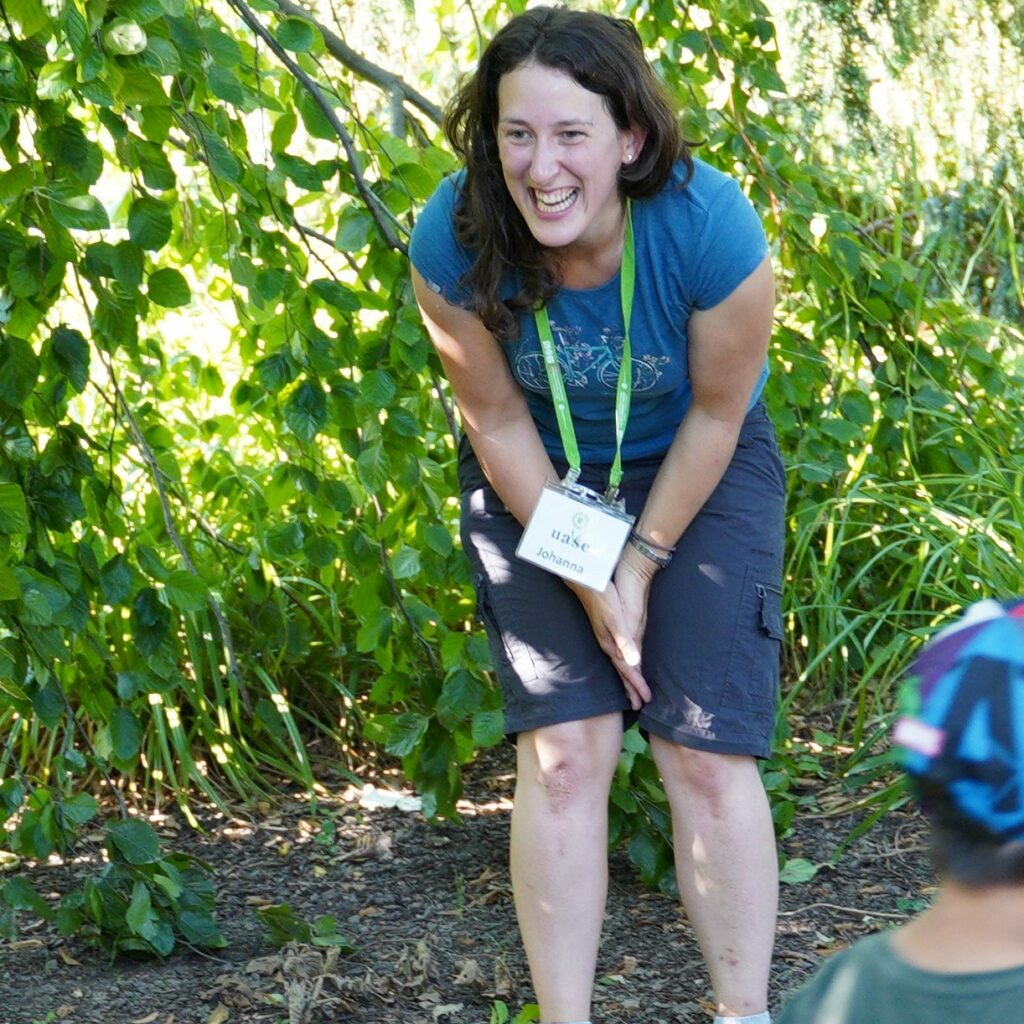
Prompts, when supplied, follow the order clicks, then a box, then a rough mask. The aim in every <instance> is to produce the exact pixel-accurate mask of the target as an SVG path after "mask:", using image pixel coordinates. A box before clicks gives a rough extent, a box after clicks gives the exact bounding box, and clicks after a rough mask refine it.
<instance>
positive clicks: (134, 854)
mask: <svg viewBox="0 0 1024 1024" xmlns="http://www.w3.org/2000/svg"><path fill="white" fill-rule="evenodd" d="M107 849H108V851H109V852H110V855H111V859H112V860H114V861H118V860H120V861H122V862H123V863H125V864H132V865H136V866H137V865H141V864H155V863H156V862H157V861H158V860H160V838H159V837H158V836H157V834H156V832H154V831H153V828H152V826H150V825H149V824H147V823H146V822H144V821H139V820H138V819H137V818H129V819H128V820H127V821H117V822H114V824H113V825H110V826H109V827H108V828H107Z"/></svg>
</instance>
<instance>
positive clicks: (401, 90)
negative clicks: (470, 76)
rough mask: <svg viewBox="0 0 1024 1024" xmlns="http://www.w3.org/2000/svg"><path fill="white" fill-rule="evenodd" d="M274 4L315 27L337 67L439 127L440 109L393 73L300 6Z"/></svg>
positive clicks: (283, 0)
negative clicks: (410, 107) (361, 52)
mask: <svg viewBox="0 0 1024 1024" xmlns="http://www.w3.org/2000/svg"><path fill="white" fill-rule="evenodd" d="M274 3H275V4H276V5H277V8H278V10H280V11H282V12H283V13H284V14H290V15H293V16H294V17H296V18H303V19H304V20H306V21H308V22H309V23H310V24H311V25H315V26H316V28H317V29H318V30H319V31H320V34H321V35H322V36H323V37H324V43H325V44H326V45H327V52H328V53H330V55H331V56H332V57H334V58H335V59H336V60H337V61H338V62H339V63H340V64H343V65H344V66H345V67H347V68H348V69H349V70H350V71H354V72H355V73H356V74H357V75H359V77H360V78H363V79H365V80H366V81H367V82H372V83H373V84H374V85H379V86H380V88H381V89H383V90H384V91H385V92H387V93H389V94H390V95H392V96H394V95H395V94H396V93H397V94H398V95H399V96H401V97H402V99H403V100H404V101H405V102H407V103H409V104H410V105H412V106H414V107H416V109H417V110H420V111H422V112H423V113H424V114H426V116H427V117H429V118H430V120H431V121H433V122H434V124H437V125H439V124H440V123H441V119H442V114H441V108H440V107H438V106H437V104H435V103H431V102H430V100H428V99H427V98H426V97H425V96H423V95H422V94H421V93H419V92H417V91H416V90H415V89H414V88H413V87H412V86H411V85H409V83H408V82H406V81H404V80H403V79H401V78H400V77H399V76H398V75H396V74H394V72H391V71H387V70H385V69H384V68H382V67H381V66H380V65H379V64H374V63H373V61H370V60H367V59H366V58H365V57H364V56H363V55H362V54H359V53H356V51H355V50H353V49H352V47H350V46H349V45H348V44H347V43H346V42H345V40H344V39H342V38H341V36H339V35H338V34H337V33H335V32H332V31H331V30H330V29H329V28H326V27H325V26H324V25H322V24H321V23H320V22H319V21H317V20H316V18H315V17H314V16H313V14H312V13H311V12H310V11H308V10H306V8H305V7H303V6H302V5H301V4H297V3H294V2H293V0H274Z"/></svg>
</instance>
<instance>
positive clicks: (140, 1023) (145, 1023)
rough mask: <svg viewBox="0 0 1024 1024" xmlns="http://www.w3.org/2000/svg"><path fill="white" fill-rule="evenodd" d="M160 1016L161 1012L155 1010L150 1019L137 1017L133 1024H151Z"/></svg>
mask: <svg viewBox="0 0 1024 1024" xmlns="http://www.w3.org/2000/svg"><path fill="white" fill-rule="evenodd" d="M159 1016H160V1011H159V1010H154V1011H153V1012H152V1013H151V1014H150V1015H149V1016H148V1017H136V1018H135V1020H133V1021H132V1024H150V1022H151V1021H154V1020H156V1019H157V1017H159Z"/></svg>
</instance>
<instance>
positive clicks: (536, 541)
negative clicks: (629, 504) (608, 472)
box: [516, 484, 635, 590]
mask: <svg viewBox="0 0 1024 1024" xmlns="http://www.w3.org/2000/svg"><path fill="white" fill-rule="evenodd" d="M634 518H635V517H634V516H631V515H627V514H626V513H625V512H624V511H622V510H621V509H620V508H616V507H614V506H612V505H607V504H605V503H604V502H603V501H602V500H601V498H600V496H599V495H598V494H597V493H596V492H594V491H592V490H590V489H589V488H587V487H581V486H580V485H579V484H573V485H571V486H560V485H556V484H545V485H544V490H543V491H542V492H541V496H540V501H538V502H537V507H536V508H535V509H534V510H533V515H531V516H530V521H529V522H528V523H527V524H526V529H525V530H524V531H523V536H522V539H521V540H520V541H519V546H518V547H517V548H516V554H517V555H518V556H519V557H520V558H522V559H523V560H524V561H526V562H532V563H533V564H534V565H539V566H540V567H541V568H542V569H547V570H548V572H553V573H554V574H555V575H556V576H561V577H563V578H564V579H567V580H572V581H573V582H575V583H582V584H583V586H585V587H590V588H591V589H592V590H604V588H605V587H607V586H608V581H609V580H610V579H611V578H612V573H613V572H614V571H615V566H616V565H617V564H618V561H619V555H621V554H622V548H623V546H624V545H625V543H626V540H627V538H628V537H629V531H630V529H632V526H633V521H634Z"/></svg>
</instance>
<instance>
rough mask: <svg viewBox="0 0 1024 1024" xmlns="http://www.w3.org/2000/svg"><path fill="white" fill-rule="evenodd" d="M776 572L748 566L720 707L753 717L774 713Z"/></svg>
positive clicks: (778, 627) (778, 622)
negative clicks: (721, 705) (725, 706)
mask: <svg viewBox="0 0 1024 1024" xmlns="http://www.w3.org/2000/svg"><path fill="white" fill-rule="evenodd" d="M777 575H778V574H777V571H776V570H774V569H766V568H765V567H764V566H763V565H762V566H758V565H751V566H747V571H746V573H745V574H744V578H743V593H742V595H741V597H740V607H739V615H738V617H737V620H736V630H735V634H734V635H733V642H732V652H731V654H730V656H729V668H728V670H727V671H726V676H725V689H724V690H723V692H722V703H723V704H727V705H729V706H730V707H734V708H740V709H742V710H745V711H750V712H752V713H755V714H763V715H771V714H774V711H775V694H776V690H777V689H778V685H779V655H780V652H781V648H782V637H783V633H782V591H781V590H780V589H779V587H778V585H777V584H776V583H775V582H773V581H774V580H775V579H776V578H777Z"/></svg>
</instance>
